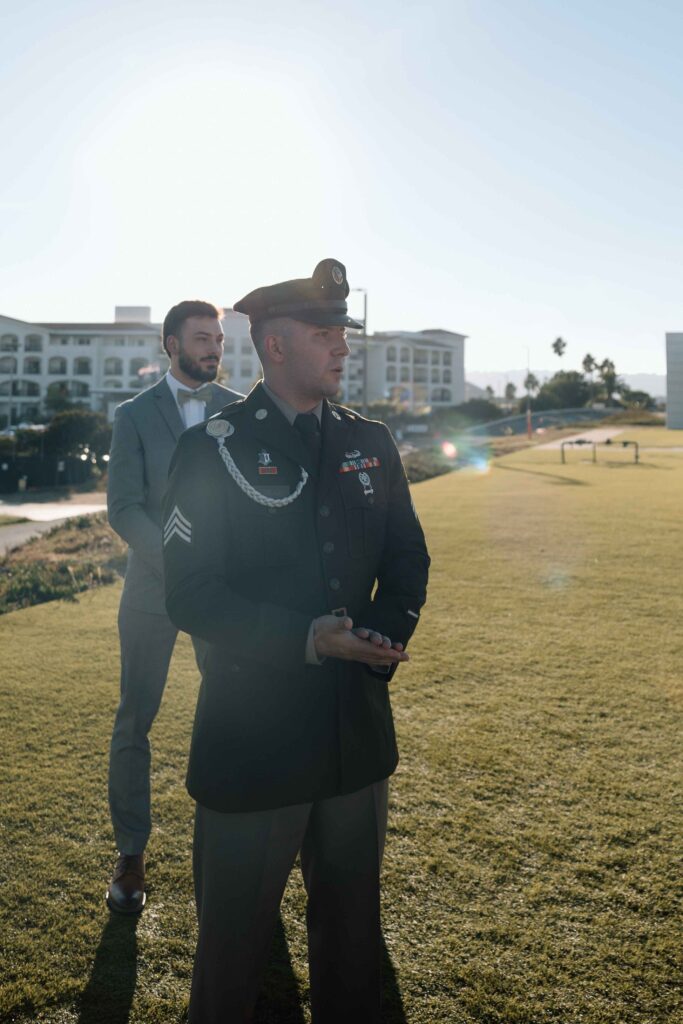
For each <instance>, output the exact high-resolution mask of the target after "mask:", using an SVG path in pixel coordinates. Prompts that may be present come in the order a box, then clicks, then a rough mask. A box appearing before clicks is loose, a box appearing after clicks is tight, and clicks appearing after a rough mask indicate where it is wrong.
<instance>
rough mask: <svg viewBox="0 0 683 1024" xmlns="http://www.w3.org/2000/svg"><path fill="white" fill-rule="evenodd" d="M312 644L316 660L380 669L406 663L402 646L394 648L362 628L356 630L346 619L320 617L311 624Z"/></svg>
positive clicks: (372, 631) (386, 637) (388, 640)
mask: <svg viewBox="0 0 683 1024" xmlns="http://www.w3.org/2000/svg"><path fill="white" fill-rule="evenodd" d="M313 641H314V643H315V649H316V653H317V655H318V657H319V658H342V659H344V660H345V661H361V662H364V664H366V665H369V666H370V667H371V668H376V667H378V668H381V667H386V666H391V665H394V664H397V663H398V662H401V661H408V655H407V654H406V653H405V651H404V650H403V644H398V643H397V644H394V643H392V642H391V640H390V639H389V637H388V636H383V635H382V633H378V632H376V631H375V630H373V629H367V628H366V627H365V626H356V627H355V628H354V625H353V621H352V620H351V619H350V618H348V616H345V617H340V616H337V615H321V616H320V617H319V618H317V619H316V620H315V621H314V623H313Z"/></svg>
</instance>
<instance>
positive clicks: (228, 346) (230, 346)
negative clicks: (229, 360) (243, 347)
mask: <svg viewBox="0 0 683 1024" xmlns="http://www.w3.org/2000/svg"><path fill="white" fill-rule="evenodd" d="M223 351H224V352H225V353H226V354H227V355H232V354H233V352H234V351H235V339H234V338H229V337H226V339H225V343H224V345H223Z"/></svg>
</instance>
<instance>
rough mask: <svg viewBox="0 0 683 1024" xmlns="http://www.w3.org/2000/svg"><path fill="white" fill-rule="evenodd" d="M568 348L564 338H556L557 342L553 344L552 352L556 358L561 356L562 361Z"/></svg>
mask: <svg viewBox="0 0 683 1024" xmlns="http://www.w3.org/2000/svg"><path fill="white" fill-rule="evenodd" d="M566 348H567V342H566V341H565V340H564V338H555V341H554V342H553V344H552V350H553V352H554V353H555V355H556V356H559V357H560V359H561V358H562V356H563V355H564V353H565V349H566Z"/></svg>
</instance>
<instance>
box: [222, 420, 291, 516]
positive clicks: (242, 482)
mask: <svg viewBox="0 0 683 1024" xmlns="http://www.w3.org/2000/svg"><path fill="white" fill-rule="evenodd" d="M216 440H217V441H218V451H219V453H220V456H221V458H222V460H223V462H224V463H225V468H226V469H227V471H228V473H229V474H230V476H231V477H232V478H233V480H234V481H235V483H236V484H237V486H238V487H239V488H240V490H241V491H244V493H245V494H246V496H247V497H248V498H251V500H252V501H255V502H257V503H258V504H259V505H265V506H266V507H267V508H285V506H287V505H291V504H292V502H293V501H296V499H297V498H298V497H299V495H300V494H301V492H302V491H303V489H304V487H305V486H306V481H307V480H308V473H307V472H306V470H305V469H304V467H303V466H302V467H301V480H300V481H299V483H298V484H297V485H296V487H295V489H294V490H293V491H292V493H291V494H288V495H287V497H286V498H268V497H267V496H266V495H265V494H261V492H260V491H257V490H256V488H255V487H252V485H251V484H250V483H249V481H248V480H247V479H246V478H245V477H244V476H242V474H241V473H240V471H239V469H238V468H237V466H236V465H235V460H234V459H233V457H232V455H231V454H230V452H229V451H228V449H227V448H226V447H225V438H224V437H217V438H216Z"/></svg>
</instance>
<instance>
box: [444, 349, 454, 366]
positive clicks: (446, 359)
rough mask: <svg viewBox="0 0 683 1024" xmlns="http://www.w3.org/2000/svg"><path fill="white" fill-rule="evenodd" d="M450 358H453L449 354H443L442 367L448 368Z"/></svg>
mask: <svg viewBox="0 0 683 1024" xmlns="http://www.w3.org/2000/svg"><path fill="white" fill-rule="evenodd" d="M452 358H453V356H452V355H451V353H450V352H444V354H443V365H444V366H450V365H451V360H452Z"/></svg>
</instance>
